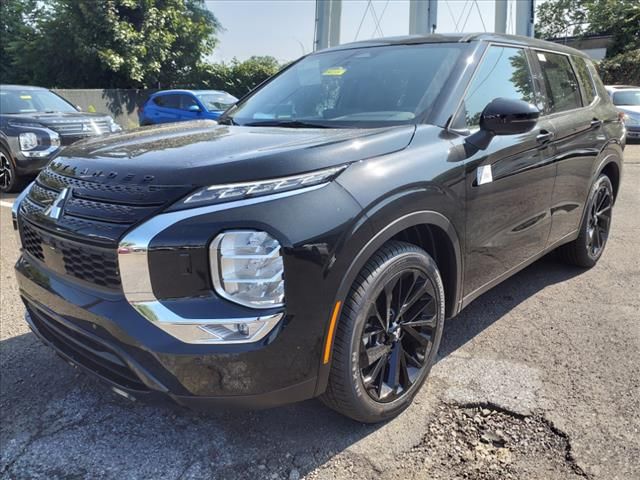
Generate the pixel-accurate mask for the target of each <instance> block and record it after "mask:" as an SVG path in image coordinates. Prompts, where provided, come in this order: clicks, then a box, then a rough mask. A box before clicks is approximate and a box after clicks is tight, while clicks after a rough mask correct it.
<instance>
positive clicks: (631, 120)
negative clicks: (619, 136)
mask: <svg viewBox="0 0 640 480" xmlns="http://www.w3.org/2000/svg"><path fill="white" fill-rule="evenodd" d="M622 118H623V119H624V123H625V125H640V118H636V117H632V116H631V115H629V114H628V113H625V114H624V116H623V117H622Z"/></svg>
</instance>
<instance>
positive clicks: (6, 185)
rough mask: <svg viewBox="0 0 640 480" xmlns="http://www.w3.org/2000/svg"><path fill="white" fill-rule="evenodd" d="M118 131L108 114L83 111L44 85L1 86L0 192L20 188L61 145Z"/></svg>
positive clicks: (117, 126)
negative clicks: (42, 86)
mask: <svg viewBox="0 0 640 480" xmlns="http://www.w3.org/2000/svg"><path fill="white" fill-rule="evenodd" d="M119 130H121V128H120V126H119V125H118V124H117V123H115V122H114V121H113V119H112V118H111V117H110V116H109V115H104V114H101V113H85V112H80V111H78V109H77V108H76V107H74V106H73V105H72V104H71V103H69V102H68V101H66V100H65V99H63V98H62V97H60V96H58V95H56V94H55V93H53V92H51V91H49V90H47V89H45V88H39V87H29V86H22V85H0V191H2V192H11V191H15V190H19V189H20V188H21V187H22V186H23V185H24V181H25V180H26V179H29V178H30V177H34V176H35V175H37V174H38V172H39V171H40V170H41V169H42V168H43V167H44V166H45V165H46V164H47V162H49V160H51V159H52V158H53V157H54V156H55V155H56V154H57V153H58V152H59V151H60V148H61V147H62V146H64V145H70V144H72V143H74V142H76V141H78V140H80V139H83V138H87V137H91V136H95V135H102V134H105V133H110V132H116V131H119Z"/></svg>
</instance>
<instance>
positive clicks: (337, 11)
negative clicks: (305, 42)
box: [313, 0, 342, 51]
mask: <svg viewBox="0 0 640 480" xmlns="http://www.w3.org/2000/svg"><path fill="white" fill-rule="evenodd" d="M341 15H342V0H316V31H315V36H314V40H313V50H314V51H318V50H323V49H325V48H329V47H333V46H336V45H339V44H340V18H341Z"/></svg>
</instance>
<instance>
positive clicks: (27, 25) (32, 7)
mask: <svg viewBox="0 0 640 480" xmlns="http://www.w3.org/2000/svg"><path fill="white" fill-rule="evenodd" d="M40 10H41V8H39V7H38V4H37V2H36V0H7V1H5V0H3V1H2V2H0V82H1V83H8V81H9V80H10V79H11V78H12V77H14V76H16V74H17V75H18V76H19V75H20V74H19V73H17V72H15V70H14V68H15V67H14V66H13V65H12V64H11V58H12V56H11V49H10V47H9V43H10V40H11V39H16V38H24V39H25V41H31V40H32V39H31V36H32V35H33V33H34V32H33V27H32V26H33V25H34V24H35V22H36V18H37V17H38V14H39V12H40Z"/></svg>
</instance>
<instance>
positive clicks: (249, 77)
mask: <svg viewBox="0 0 640 480" xmlns="http://www.w3.org/2000/svg"><path fill="white" fill-rule="evenodd" d="M278 70H280V64H279V63H278V61H277V60H276V59H275V58H273V57H269V56H264V57H257V56H254V57H251V58H249V59H248V60H245V61H244V62H241V61H239V60H236V59H233V60H232V61H231V62H229V63H217V64H204V65H200V66H199V68H198V69H196V72H195V75H194V78H192V79H191V82H190V83H191V86H194V87H196V88H213V89H217V90H225V91H227V92H229V93H231V94H232V95H235V96H236V97H242V96H243V95H245V94H246V93H248V92H249V91H250V90H252V89H253V88H255V87H256V86H257V85H259V84H260V83H262V82H263V81H265V80H266V79H267V78H269V77H271V76H272V75H274V74H276V73H277V72H278Z"/></svg>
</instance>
